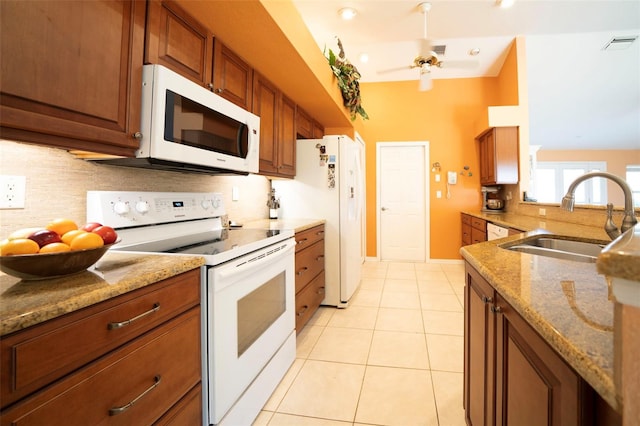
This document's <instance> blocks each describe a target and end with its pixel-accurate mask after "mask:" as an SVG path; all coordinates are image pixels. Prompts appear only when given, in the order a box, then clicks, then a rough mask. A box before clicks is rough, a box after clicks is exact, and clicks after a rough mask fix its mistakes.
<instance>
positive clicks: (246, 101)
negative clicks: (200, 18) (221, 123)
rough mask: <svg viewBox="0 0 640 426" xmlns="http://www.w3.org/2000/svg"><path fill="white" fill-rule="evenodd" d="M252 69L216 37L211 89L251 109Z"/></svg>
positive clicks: (242, 106)
mask: <svg viewBox="0 0 640 426" xmlns="http://www.w3.org/2000/svg"><path fill="white" fill-rule="evenodd" d="M252 87H253V69H252V68H251V67H250V66H249V64H247V63H246V62H244V61H243V60H242V59H241V58H240V57H239V56H238V55H236V54H235V53H234V52H233V51H232V50H231V49H229V48H228V47H227V46H225V45H224V44H222V42H221V41H220V40H218V39H216V40H215V42H214V50H213V91H214V92H215V93H217V94H219V95H220V96H222V97H223V98H225V99H228V100H229V101H231V102H233V103H234V104H236V105H238V106H239V107H241V108H244V109H246V110H247V111H248V110H250V109H251V97H252V95H253V94H252Z"/></svg>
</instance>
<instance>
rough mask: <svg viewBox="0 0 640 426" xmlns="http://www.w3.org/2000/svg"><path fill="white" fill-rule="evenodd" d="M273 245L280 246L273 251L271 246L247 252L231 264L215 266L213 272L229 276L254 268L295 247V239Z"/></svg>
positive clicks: (279, 256)
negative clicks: (215, 268)
mask: <svg viewBox="0 0 640 426" xmlns="http://www.w3.org/2000/svg"><path fill="white" fill-rule="evenodd" d="M274 245H277V246H280V250H278V251H276V252H273V251H272V250H273V248H272V247H267V248H265V249H263V250H260V251H258V252H256V253H251V254H248V255H247V256H246V257H243V258H241V259H238V261H237V262H233V263H232V264H231V265H225V266H223V267H221V268H217V270H216V272H215V274H216V277H219V278H229V277H232V276H234V275H238V274H242V273H245V272H246V271H247V270H251V269H255V268H256V267H259V266H261V265H262V264H264V263H271V262H274V261H277V260H278V259H280V258H282V257H284V256H286V255H288V254H289V253H290V252H291V251H293V250H294V249H295V246H296V240H295V239H293V238H289V239H287V240H285V241H284V242H282V243H277V244H274Z"/></svg>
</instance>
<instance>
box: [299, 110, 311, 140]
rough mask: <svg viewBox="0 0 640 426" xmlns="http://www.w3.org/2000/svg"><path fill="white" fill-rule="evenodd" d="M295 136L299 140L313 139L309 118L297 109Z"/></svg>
mask: <svg viewBox="0 0 640 426" xmlns="http://www.w3.org/2000/svg"><path fill="white" fill-rule="evenodd" d="M296 134H297V135H298V137H299V138H300V139H312V138H313V124H312V121H311V117H309V114H307V113H306V112H305V111H304V110H302V109H300V108H298V110H297V114H296Z"/></svg>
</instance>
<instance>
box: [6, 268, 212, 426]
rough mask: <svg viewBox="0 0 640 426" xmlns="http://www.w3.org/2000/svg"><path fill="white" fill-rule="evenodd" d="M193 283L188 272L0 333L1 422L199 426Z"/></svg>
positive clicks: (194, 276)
mask: <svg viewBox="0 0 640 426" xmlns="http://www.w3.org/2000/svg"><path fill="white" fill-rule="evenodd" d="M199 281H200V274H199V270H194V271H191V272H187V273H185V274H182V275H179V276H176V277H173V278H170V279H167V280H164V281H161V282H159V283H157V284H152V285H150V286H147V287H144V288H142V289H139V290H135V291H133V292H131V293H128V294H125V295H123V296H118V297H116V298H114V299H110V300H107V301H105V302H101V303H99V304H97V305H94V306H92V307H89V308H85V309H82V310H80V311H76V312H73V313H70V314H67V315H65V316H63V317H60V318H56V319H53V320H50V321H47V322H45V323H42V324H39V325H35V326H33V327H30V328H27V329H25V330H21V331H18V332H16V333H13V334H11V335H8V336H3V338H2V340H1V341H0V344H1V346H2V364H1V373H2V378H3V380H2V381H3V385H2V386H3V395H2V411H1V412H0V424H2V425H3V426H4V425H30V424H47V425H85V424H86V425H88V424H106V423H108V424H126V425H132V424H135V425H151V424H154V423H155V422H157V421H159V422H160V424H199V423H200V422H201V419H202V402H201V391H200V390H199V389H200V384H201V346H200V339H201V336H200V329H201V325H200V323H201V315H200V282H199ZM170 299H175V300H174V301H173V302H171V301H170ZM150 301H155V302H151V303H149V302H150ZM142 306H144V308H143V309H142V310H139V308H141V307H142ZM130 307H131V309H133V310H132V311H130V309H129V308H130ZM156 307H157V308H158V309H155V308H156ZM134 312H135V314H133V315H132V313H134ZM143 313H147V314H146V315H142V316H139V317H137V319H136V320H134V321H131V322H129V323H127V319H129V318H134V317H136V316H137V315H139V314H143ZM123 314H125V315H126V316H121V315H123ZM118 323H119V324H120V325H119V326H118V325H116V326H114V327H111V328H110V327H109V324H112V325H113V324H118ZM103 330H104V331H105V332H103ZM104 335H106V336H110V338H106V339H105V338H104ZM122 336H125V337H122ZM50 337H53V338H50ZM74 339H76V340H75V341H74ZM35 349H37V350H35ZM64 353H68V354H69V358H70V360H69V361H68V362H66V361H65V359H64V357H63V358H60V359H59V361H58V362H59V363H60V364H61V368H56V367H55V366H50V364H48V363H47V360H48V358H49V357H54V358H55V357H56V355H55V354H64ZM76 354H77V356H76ZM87 354H89V355H87ZM86 356H88V358H87V357H86ZM41 365H45V366H46V367H45V368H42V367H41ZM49 370H51V371H53V372H52V373H50V371H49ZM34 372H35V373H34ZM5 387H7V389H8V391H7V389H5ZM181 419H197V421H196V423H184V422H182V420H181Z"/></svg>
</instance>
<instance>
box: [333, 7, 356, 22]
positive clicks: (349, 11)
mask: <svg viewBox="0 0 640 426" xmlns="http://www.w3.org/2000/svg"><path fill="white" fill-rule="evenodd" d="M357 14H358V12H357V11H356V10H355V9H354V8H352V7H343V8H342V9H340V10H339V11H338V15H340V16H341V17H342V19H344V20H345V21H350V20H351V19H353V18H355V16H356V15H357Z"/></svg>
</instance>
